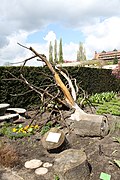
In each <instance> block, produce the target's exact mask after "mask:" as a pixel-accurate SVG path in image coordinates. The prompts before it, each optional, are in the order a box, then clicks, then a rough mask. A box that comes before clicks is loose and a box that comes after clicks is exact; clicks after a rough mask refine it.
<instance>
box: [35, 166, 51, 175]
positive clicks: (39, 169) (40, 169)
mask: <svg viewBox="0 0 120 180" xmlns="http://www.w3.org/2000/svg"><path fill="white" fill-rule="evenodd" d="M47 172H48V169H47V168H45V167H40V168H38V169H36V170H35V174H37V175H44V174H46V173H47Z"/></svg>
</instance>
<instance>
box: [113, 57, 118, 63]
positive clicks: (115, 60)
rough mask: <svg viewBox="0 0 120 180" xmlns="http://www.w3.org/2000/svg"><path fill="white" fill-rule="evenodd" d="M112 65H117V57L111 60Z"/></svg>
mask: <svg viewBox="0 0 120 180" xmlns="http://www.w3.org/2000/svg"><path fill="white" fill-rule="evenodd" d="M113 64H118V57H117V56H115V58H114V59H113Z"/></svg>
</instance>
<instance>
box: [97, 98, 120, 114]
mask: <svg viewBox="0 0 120 180" xmlns="http://www.w3.org/2000/svg"><path fill="white" fill-rule="evenodd" d="M96 113H97V114H112V115H115V116H120V101H119V100H118V99H116V100H115V99H114V100H111V101H110V102H105V103H103V104H100V105H98V107H97V111H96Z"/></svg>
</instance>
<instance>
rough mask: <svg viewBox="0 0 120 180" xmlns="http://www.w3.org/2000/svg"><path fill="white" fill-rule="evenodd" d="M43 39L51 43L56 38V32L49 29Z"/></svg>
mask: <svg viewBox="0 0 120 180" xmlns="http://www.w3.org/2000/svg"><path fill="white" fill-rule="evenodd" d="M43 39H44V40H45V41H47V43H50V41H51V42H52V44H53V43H54V42H55V39H56V34H55V33H54V32H53V31H49V32H48V34H47V35H46V36H45V37H43Z"/></svg>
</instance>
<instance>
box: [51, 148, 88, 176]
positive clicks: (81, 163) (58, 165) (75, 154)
mask: <svg viewBox="0 0 120 180" xmlns="http://www.w3.org/2000/svg"><path fill="white" fill-rule="evenodd" d="M53 168H54V171H55V174H57V175H58V176H59V178H60V180H68V179H72V180H78V179H80V180H88V179H89V176H90V170H89V166H88V162H87V158H86V154H85V152H83V151H82V150H76V149H69V150H65V151H63V152H61V153H60V154H58V155H56V158H55V162H54V166H53Z"/></svg>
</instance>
